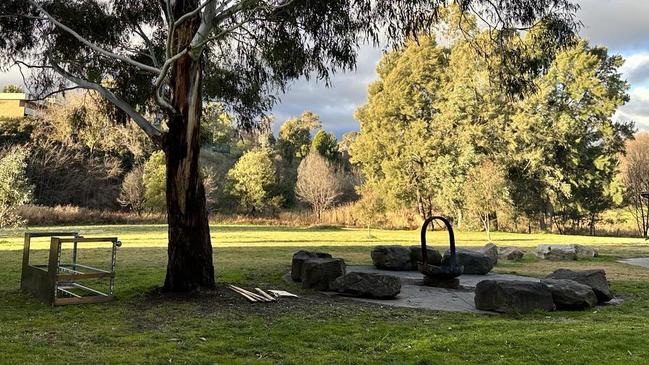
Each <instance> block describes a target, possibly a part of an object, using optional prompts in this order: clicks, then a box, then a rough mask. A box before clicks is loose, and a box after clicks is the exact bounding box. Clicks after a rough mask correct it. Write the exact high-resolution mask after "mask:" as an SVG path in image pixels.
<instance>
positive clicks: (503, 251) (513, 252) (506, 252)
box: [498, 247, 525, 261]
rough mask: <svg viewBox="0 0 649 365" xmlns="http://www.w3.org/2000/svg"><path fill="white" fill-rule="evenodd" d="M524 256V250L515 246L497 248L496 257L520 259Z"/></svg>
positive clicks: (510, 259)
mask: <svg viewBox="0 0 649 365" xmlns="http://www.w3.org/2000/svg"><path fill="white" fill-rule="evenodd" d="M523 256H525V252H523V251H522V250H520V249H518V248H516V247H501V248H500V249H499V250H498V257H499V258H500V259H502V260H509V261H520V260H522V259H523Z"/></svg>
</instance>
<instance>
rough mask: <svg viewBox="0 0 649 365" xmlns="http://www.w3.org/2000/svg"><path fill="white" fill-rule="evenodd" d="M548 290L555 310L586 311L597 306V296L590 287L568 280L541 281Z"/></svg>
mask: <svg viewBox="0 0 649 365" xmlns="http://www.w3.org/2000/svg"><path fill="white" fill-rule="evenodd" d="M541 282H542V283H543V284H545V285H547V286H548V288H550V292H552V300H554V304H555V305H556V306H557V309H569V310H570V309H588V308H592V307H594V306H596V305H597V296H596V295H595V292H594V291H593V289H591V287H590V286H588V285H584V284H580V283H578V282H576V281H574V280H568V279H543V280H541Z"/></svg>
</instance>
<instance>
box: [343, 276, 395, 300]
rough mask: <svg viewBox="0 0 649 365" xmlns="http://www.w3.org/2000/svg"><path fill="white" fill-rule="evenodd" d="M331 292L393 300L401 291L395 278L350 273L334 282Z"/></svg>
mask: <svg viewBox="0 0 649 365" xmlns="http://www.w3.org/2000/svg"><path fill="white" fill-rule="evenodd" d="M330 287H331V289H332V290H335V291H337V292H339V293H344V294H348V295H352V296H356V297H362V298H375V299H386V298H394V297H395V296H396V295H397V294H399V292H400V291H401V280H399V278H398V277H396V276H390V275H381V274H370V273H360V272H351V273H349V274H346V275H344V276H341V277H339V278H337V279H336V280H334V281H333V282H332V283H331V285H330Z"/></svg>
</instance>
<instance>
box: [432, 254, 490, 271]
mask: <svg viewBox="0 0 649 365" xmlns="http://www.w3.org/2000/svg"><path fill="white" fill-rule="evenodd" d="M456 254H457V257H458V263H459V265H460V266H464V273H465V274H474V275H485V274H487V273H488V272H489V271H491V269H493V262H492V261H491V259H490V258H489V256H487V255H485V254H483V253H481V252H477V251H471V250H465V249H461V248H460V249H457V250H456ZM450 257H451V252H450V250H446V252H444V257H443V258H442V265H445V264H448V263H449V261H450Z"/></svg>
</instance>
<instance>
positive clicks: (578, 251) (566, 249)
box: [536, 244, 597, 261]
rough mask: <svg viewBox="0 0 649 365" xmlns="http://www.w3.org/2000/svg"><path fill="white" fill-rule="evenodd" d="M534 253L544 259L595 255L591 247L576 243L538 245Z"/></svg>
mask: <svg viewBox="0 0 649 365" xmlns="http://www.w3.org/2000/svg"><path fill="white" fill-rule="evenodd" d="M536 255H537V256H539V257H541V258H544V259H546V260H554V261H567V260H582V259H590V258H593V257H595V256H597V251H595V250H594V249H593V248H591V247H588V246H584V245H578V244H561V245H559V244H557V245H554V244H552V245H538V247H537V249H536Z"/></svg>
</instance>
